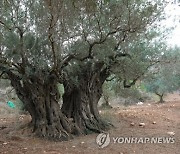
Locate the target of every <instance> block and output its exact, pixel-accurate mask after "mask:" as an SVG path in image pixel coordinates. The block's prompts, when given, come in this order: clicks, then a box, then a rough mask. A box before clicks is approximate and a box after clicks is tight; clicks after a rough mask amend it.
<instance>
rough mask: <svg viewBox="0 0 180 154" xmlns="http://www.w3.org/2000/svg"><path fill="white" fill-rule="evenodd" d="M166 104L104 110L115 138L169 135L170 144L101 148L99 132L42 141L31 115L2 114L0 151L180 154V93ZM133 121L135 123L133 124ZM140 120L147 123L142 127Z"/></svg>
mask: <svg viewBox="0 0 180 154" xmlns="http://www.w3.org/2000/svg"><path fill="white" fill-rule="evenodd" d="M166 100H167V102H166V103H165V104H161V105H157V104H155V103H153V104H152V105H148V104H145V105H141V106H131V107H123V108H121V107H120V108H115V109H111V110H109V111H101V113H102V115H103V116H104V117H105V118H107V119H111V120H112V121H113V124H114V125H115V128H114V129H112V130H110V131H109V133H110V136H111V137H112V136H113V137H122V136H123V137H131V136H132V137H170V135H169V134H168V133H167V132H174V133H175V135H174V136H171V137H174V138H175V143H173V144H172V143H171V144H167V143H166V144H150V143H149V144H114V143H113V142H112V141H111V143H110V145H109V146H107V147H105V148H103V149H101V148H99V147H98V146H97V144H96V142H95V139H96V136H97V135H98V134H93V135H88V136H82V137H78V138H76V139H74V140H72V141H68V142H53V141H46V140H41V139H39V138H35V137H33V136H31V135H30V131H31V130H29V129H27V127H26V125H27V123H28V122H29V120H30V117H29V116H25V115H15V114H12V115H11V114H5V115H0V153H2V154H5V153H7V154H23V153H26V154H34V153H36V154H91V153H93V154H101V153H104V154H106V153H107V154H133V153H134V154H179V153H180V96H179V95H178V94H171V95H169V96H168V97H167V98H166ZM131 123H134V124H133V126H132V124H131ZM139 123H145V126H144V127H140V126H139Z"/></svg>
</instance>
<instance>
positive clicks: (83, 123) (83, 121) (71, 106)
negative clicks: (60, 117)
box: [62, 73, 112, 134]
mask: <svg viewBox="0 0 180 154" xmlns="http://www.w3.org/2000/svg"><path fill="white" fill-rule="evenodd" d="M102 75H103V74H101V73H98V74H92V75H91V74H83V75H82V74H81V76H79V81H78V83H79V85H74V84H71V83H70V82H65V83H64V86H65V93H64V95H63V105H62V112H63V113H64V114H65V115H66V116H67V117H68V118H72V120H73V121H74V123H75V124H76V128H77V129H76V130H79V132H77V133H80V134H88V133H91V132H96V133H99V132H102V131H104V130H107V129H109V128H110V126H112V125H111V124H110V123H109V122H107V121H104V120H103V119H102V118H101V116H100V114H99V111H98V102H99V99H100V98H101V96H102V85H103V83H104V81H105V78H106V77H105V76H102Z"/></svg>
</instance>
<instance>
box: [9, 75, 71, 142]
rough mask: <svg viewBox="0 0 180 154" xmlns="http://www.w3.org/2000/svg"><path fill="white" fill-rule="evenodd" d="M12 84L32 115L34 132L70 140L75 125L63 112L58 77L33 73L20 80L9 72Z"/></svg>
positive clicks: (43, 135) (41, 135)
mask: <svg viewBox="0 0 180 154" xmlns="http://www.w3.org/2000/svg"><path fill="white" fill-rule="evenodd" d="M8 75H9V77H10V79H11V84H12V86H13V87H14V88H15V89H16V93H17V95H18V97H19V98H20V99H21V101H22V102H23V103H24V104H25V108H26V109H27V111H29V113H30V115H31V117H32V125H33V128H34V129H33V130H34V133H35V134H36V135H38V136H40V137H47V138H49V139H58V140H68V139H69V138H71V137H72V136H71V133H72V131H73V127H74V125H73V124H72V122H70V121H69V120H68V118H67V117H66V116H65V115H63V114H62V112H61V109H60V106H59V104H58V101H59V98H60V96H59V92H58V88H57V81H56V77H55V76H53V75H48V76H43V74H41V75H36V76H35V75H31V76H28V77H25V78H24V79H23V80H20V79H19V78H18V76H16V75H15V74H13V73H9V74H8Z"/></svg>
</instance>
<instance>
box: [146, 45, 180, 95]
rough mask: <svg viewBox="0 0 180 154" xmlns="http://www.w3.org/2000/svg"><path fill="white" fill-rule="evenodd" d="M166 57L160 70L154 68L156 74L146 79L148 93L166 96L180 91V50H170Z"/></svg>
mask: <svg viewBox="0 0 180 154" xmlns="http://www.w3.org/2000/svg"><path fill="white" fill-rule="evenodd" d="M168 51H169V52H167V53H166V54H165V55H164V56H165V59H166V60H168V59H169V61H166V62H165V63H164V64H162V65H160V66H159V68H158V72H157V70H156V69H157V68H153V70H152V71H154V74H151V75H150V76H149V77H147V78H146V79H145V87H146V90H147V91H148V92H153V93H157V94H164V93H168V92H173V91H176V90H179V87H180V74H179V73H180V70H179V66H180V61H179V53H180V49H179V48H174V49H169V50H168Z"/></svg>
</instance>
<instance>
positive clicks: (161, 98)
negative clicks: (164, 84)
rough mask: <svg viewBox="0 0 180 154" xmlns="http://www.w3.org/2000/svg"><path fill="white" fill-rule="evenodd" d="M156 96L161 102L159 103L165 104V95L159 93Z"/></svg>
mask: <svg viewBox="0 0 180 154" xmlns="http://www.w3.org/2000/svg"><path fill="white" fill-rule="evenodd" d="M155 94H156V95H157V96H158V97H159V102H158V103H164V100H163V97H164V94H159V93H157V92H156V93H155Z"/></svg>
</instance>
